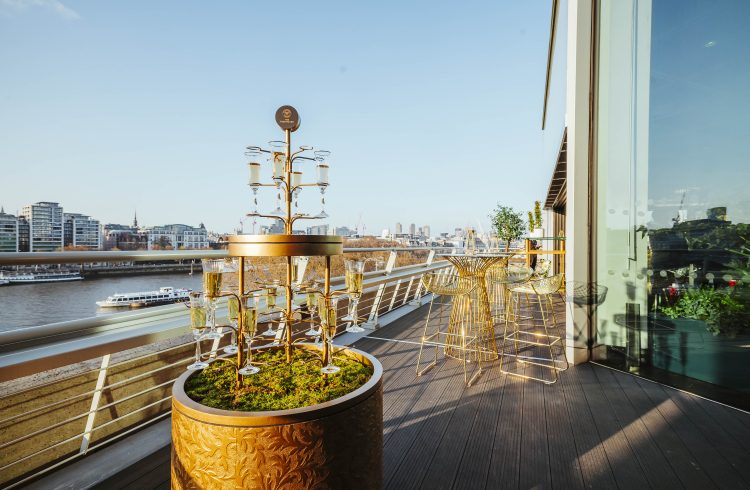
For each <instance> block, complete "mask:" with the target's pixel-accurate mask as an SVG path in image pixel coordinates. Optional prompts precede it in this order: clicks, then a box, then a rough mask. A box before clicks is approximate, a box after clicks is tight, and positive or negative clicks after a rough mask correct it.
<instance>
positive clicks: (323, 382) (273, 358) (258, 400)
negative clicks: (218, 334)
mask: <svg viewBox="0 0 750 490" xmlns="http://www.w3.org/2000/svg"><path fill="white" fill-rule="evenodd" d="M293 352H294V356H293V358H292V363H291V364H287V363H286V362H285V361H286V357H285V354H284V350H283V349H274V350H265V351H263V352H260V353H258V354H256V355H255V356H253V363H254V364H256V365H257V366H259V367H260V368H261V370H260V372H259V373H257V374H254V375H252V376H245V377H244V378H243V382H242V387H241V388H240V390H239V391H238V392H237V391H235V389H234V384H235V370H234V368H233V366H232V365H230V364H229V363H226V362H214V363H211V365H210V366H209V367H207V368H206V369H204V370H203V371H201V372H200V373H198V374H197V375H195V376H192V377H191V378H190V379H188V381H187V382H186V383H185V393H187V395H188V396H189V397H190V398H191V399H192V400H194V401H196V402H198V403H200V404H202V405H205V406H208V407H213V408H221V409H224V410H239V411H248V412H254V411H265V410H286V409H291V408H300V407H306V406H309V405H315V404H316V403H323V402H327V401H329V400H333V399H335V398H339V397H341V396H344V395H346V394H347V393H351V392H352V391H354V390H356V389H357V388H359V387H360V386H362V385H364V384H365V383H366V382H367V381H368V380H369V379H370V377H371V376H372V368H371V367H370V366H367V365H365V364H363V363H361V362H359V361H357V360H356V359H352V358H350V357H347V356H335V357H334V364H336V365H337V366H338V367H340V368H341V371H339V372H338V373H336V374H332V375H328V376H324V375H322V374H321V373H320V368H321V366H322V365H321V362H320V355H319V353H318V352H316V351H310V350H303V349H294V351H293Z"/></svg>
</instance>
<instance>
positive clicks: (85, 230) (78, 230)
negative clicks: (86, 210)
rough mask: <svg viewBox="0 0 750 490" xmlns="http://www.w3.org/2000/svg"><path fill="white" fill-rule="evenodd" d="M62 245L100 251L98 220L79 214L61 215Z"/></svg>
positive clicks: (100, 241) (100, 238)
mask: <svg viewBox="0 0 750 490" xmlns="http://www.w3.org/2000/svg"><path fill="white" fill-rule="evenodd" d="M63 244H64V245H65V246H73V247H86V248H88V249H91V250H99V249H101V248H102V236H101V231H100V228H99V220H95V219H94V218H92V217H91V216H86V215H84V214H79V213H63Z"/></svg>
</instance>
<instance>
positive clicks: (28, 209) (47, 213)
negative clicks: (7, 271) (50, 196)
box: [21, 202, 64, 252]
mask: <svg viewBox="0 0 750 490" xmlns="http://www.w3.org/2000/svg"><path fill="white" fill-rule="evenodd" d="M21 216H23V217H24V218H25V219H26V221H28V223H29V252H54V251H56V250H60V249H61V248H62V247H63V245H64V242H63V209H62V207H61V206H60V205H59V204H58V203H56V202H38V203H35V204H29V205H27V206H24V207H23V208H22V209H21Z"/></svg>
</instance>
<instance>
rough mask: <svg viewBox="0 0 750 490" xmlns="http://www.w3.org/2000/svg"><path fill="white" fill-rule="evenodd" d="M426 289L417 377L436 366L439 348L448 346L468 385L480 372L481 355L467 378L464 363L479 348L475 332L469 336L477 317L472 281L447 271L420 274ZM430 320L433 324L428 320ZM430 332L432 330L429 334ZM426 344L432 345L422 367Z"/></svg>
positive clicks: (467, 371) (473, 283) (469, 360)
mask: <svg viewBox="0 0 750 490" xmlns="http://www.w3.org/2000/svg"><path fill="white" fill-rule="evenodd" d="M422 284H423V287H424V288H425V290H426V291H427V292H429V293H432V299H430V307H429V309H428V311H427V319H426V320H425V324H424V331H423V333H422V338H421V342H420V345H419V356H418V358H417V376H422V375H423V374H424V373H426V372H427V371H429V370H430V369H432V368H433V367H435V365H437V361H438V353H439V350H440V348H441V347H442V348H443V353H444V354H445V349H446V348H449V349H451V350H452V352H454V353H457V356H451V357H454V358H456V359H458V360H459V361H461V362H462V364H463V368H464V383H466V385H467V386H471V385H472V383H473V382H474V381H475V380H476V378H477V377H478V376H479V375H480V374H481V372H482V358H481V356H476V357H477V367H476V369H475V371H476V372H475V373H474V375H473V376H472V377H471V379H469V370H468V367H467V365H468V364H469V363H471V355H470V354H471V352H472V351H473V350H476V349H479V348H481V346H480V345H478V337H477V335H469V334H468V332H470V331H471V329H470V326H471V325H472V322H474V321H475V320H476V319H475V318H474V317H475V316H476V314H475V311H474V310H475V308H472V299H471V294H472V292H473V291H474V289H475V287H476V283H475V281H473V280H472V279H471V278H468V277H459V276H458V274H457V273H456V272H455V271H452V272H448V273H445V272H443V273H440V272H437V273H434V272H433V273H429V274H425V275H424V276H422ZM431 320H432V325H431V324H430V321H431ZM430 331H431V333H430ZM425 347H433V348H434V356H433V359H432V361H431V362H430V363H429V364H427V366H425V367H424V368H420V367H421V365H422V355H423V353H424V349H425Z"/></svg>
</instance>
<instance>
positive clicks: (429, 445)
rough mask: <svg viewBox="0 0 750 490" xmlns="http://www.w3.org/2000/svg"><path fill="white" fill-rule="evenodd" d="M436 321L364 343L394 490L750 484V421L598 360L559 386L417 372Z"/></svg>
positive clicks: (493, 369)
mask: <svg viewBox="0 0 750 490" xmlns="http://www.w3.org/2000/svg"><path fill="white" fill-rule="evenodd" d="M425 314H426V311H425V308H421V309H419V310H417V311H415V312H413V313H412V314H410V315H408V316H406V317H403V318H401V319H400V320H398V321H396V322H394V323H392V324H390V325H388V326H386V327H384V328H382V329H380V330H378V331H377V332H375V333H373V334H372V335H371V336H370V337H366V338H363V339H361V340H359V341H358V342H356V344H355V345H354V346H355V347H357V348H359V349H363V350H366V351H368V352H371V353H372V354H374V355H375V356H377V358H378V359H379V360H380V361H381V363H383V367H384V370H385V377H384V400H383V402H384V403H383V405H384V406H383V417H384V432H385V434H384V444H385V448H384V449H385V451H384V453H385V456H384V482H385V485H386V488H393V489H399V490H401V489H407V488H425V489H438V488H456V489H465V488H488V489H496V488H521V489H527V488H659V489H665V488H701V489H706V488H722V489H723V488H750V415H748V414H746V413H744V412H740V411H737V410H733V409H731V408H727V407H725V406H722V405H719V404H717V403H714V402H711V401H708V400H705V399H702V398H699V397H696V396H693V395H690V394H687V393H684V392H681V391H678V390H675V389H672V388H668V387H664V386H662V385H659V384H656V383H652V382H649V381H646V380H643V379H639V378H637V377H634V376H631V375H628V374H624V373H620V372H617V371H613V370H611V369H608V368H605V367H602V366H598V365H594V364H584V365H580V366H576V367H571V368H570V369H568V370H567V371H565V372H563V373H561V376H560V380H559V381H558V382H557V383H556V384H553V385H545V384H543V383H539V382H534V381H527V380H523V379H519V378H516V377H511V376H506V375H503V374H501V373H500V370H499V363H498V362H497V361H495V362H493V363H488V364H485V369H484V373H483V375H482V376H481V377H480V378H479V380H478V381H477V382H476V383H475V385H474V386H471V387H469V388H467V387H465V385H464V383H463V371H462V368H461V364H460V362H458V361H455V360H450V359H449V360H444V361H441V362H439V363H438V365H437V366H436V367H435V368H434V369H432V370H431V371H429V372H427V373H426V374H425V375H424V376H422V377H416V376H415V367H416V359H417V354H418V351H419V346H418V345H417V344H416V342H418V339H419V337H420V336H421V334H422V328H423V323H422V322H423V319H424V316H425ZM372 337H377V339H375V338H372ZM381 339H390V340H381Z"/></svg>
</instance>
